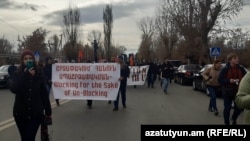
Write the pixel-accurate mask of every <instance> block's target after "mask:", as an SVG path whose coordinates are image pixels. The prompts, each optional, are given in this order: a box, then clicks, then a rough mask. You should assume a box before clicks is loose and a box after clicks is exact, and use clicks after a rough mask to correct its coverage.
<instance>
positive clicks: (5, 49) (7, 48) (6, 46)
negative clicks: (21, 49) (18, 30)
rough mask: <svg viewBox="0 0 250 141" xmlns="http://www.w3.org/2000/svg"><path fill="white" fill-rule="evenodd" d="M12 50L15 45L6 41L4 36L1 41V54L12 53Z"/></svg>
mask: <svg viewBox="0 0 250 141" xmlns="http://www.w3.org/2000/svg"><path fill="white" fill-rule="evenodd" d="M12 49H13V45H12V44H11V43H10V41H8V40H7V39H5V37H4V36H3V37H2V38H1V39H0V54H6V53H11V52H12Z"/></svg>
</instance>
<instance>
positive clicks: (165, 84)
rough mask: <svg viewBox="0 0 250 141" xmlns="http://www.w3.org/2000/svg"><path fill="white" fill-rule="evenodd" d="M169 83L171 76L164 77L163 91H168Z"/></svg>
mask: <svg viewBox="0 0 250 141" xmlns="http://www.w3.org/2000/svg"><path fill="white" fill-rule="evenodd" d="M168 83H169V78H163V79H162V85H163V92H167V91H168Z"/></svg>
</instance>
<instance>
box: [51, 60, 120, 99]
mask: <svg viewBox="0 0 250 141" xmlns="http://www.w3.org/2000/svg"><path fill="white" fill-rule="evenodd" d="M119 77H120V65H119V64H117V63H94V64H92V63H55V64H53V65H52V82H53V85H52V90H53V94H54V98H55V99H88V100H115V99H116V97H117V94H118V90H119V87H120V81H119Z"/></svg>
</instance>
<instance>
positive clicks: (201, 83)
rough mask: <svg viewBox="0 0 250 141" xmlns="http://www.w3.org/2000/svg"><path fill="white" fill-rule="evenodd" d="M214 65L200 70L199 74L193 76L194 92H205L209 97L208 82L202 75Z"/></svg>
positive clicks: (208, 65)
mask: <svg viewBox="0 0 250 141" xmlns="http://www.w3.org/2000/svg"><path fill="white" fill-rule="evenodd" d="M212 65H213V64H207V65H205V66H204V67H203V68H201V69H200V71H199V72H197V73H195V74H194V75H193V77H194V78H193V84H192V86H193V89H194V90H199V91H202V92H205V93H206V94H207V95H209V92H208V90H207V85H206V81H205V80H204V79H203V77H202V75H201V74H202V73H203V72H204V71H205V70H206V69H207V68H209V67H211V66H212Z"/></svg>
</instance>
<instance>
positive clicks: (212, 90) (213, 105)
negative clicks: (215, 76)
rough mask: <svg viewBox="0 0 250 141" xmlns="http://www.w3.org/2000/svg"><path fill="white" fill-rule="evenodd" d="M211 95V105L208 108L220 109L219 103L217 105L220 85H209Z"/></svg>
mask: <svg viewBox="0 0 250 141" xmlns="http://www.w3.org/2000/svg"><path fill="white" fill-rule="evenodd" d="M207 88H208V91H209V96H210V101H209V106H208V108H209V109H211V110H213V111H218V109H217V105H216V93H217V90H218V87H216V86H207Z"/></svg>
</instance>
